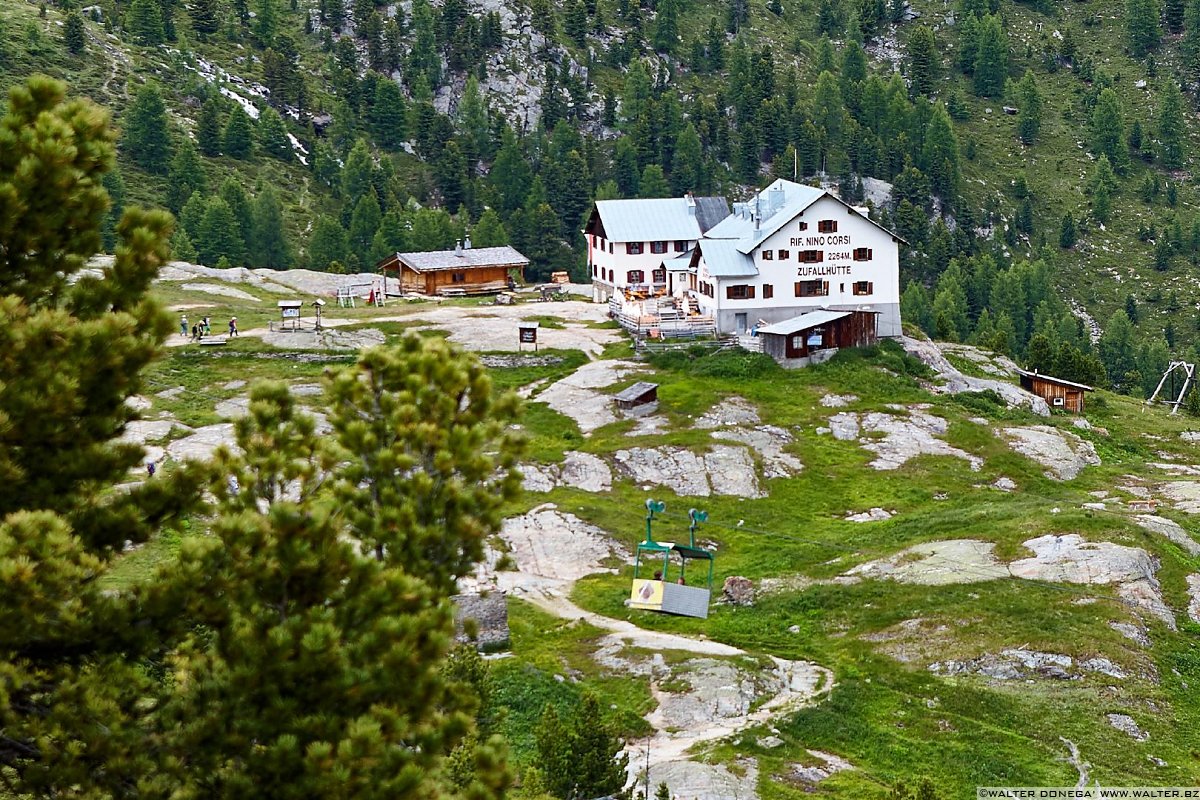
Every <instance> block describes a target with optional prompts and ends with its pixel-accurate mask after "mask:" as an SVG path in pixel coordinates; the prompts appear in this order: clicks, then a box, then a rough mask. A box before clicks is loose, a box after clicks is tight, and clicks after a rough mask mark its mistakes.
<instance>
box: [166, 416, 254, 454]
mask: <svg viewBox="0 0 1200 800" xmlns="http://www.w3.org/2000/svg"><path fill="white" fill-rule="evenodd" d="M221 445H227V446H228V447H229V448H230V449H231V450H234V451H236V450H237V444H236V442H235V441H234V430H233V423H231V422H222V423H220V424H217V425H206V426H204V427H203V428H197V429H196V430H195V431H193V432H192V434H191V435H190V436H187V437H185V438H183V439H176V440H175V441H173V442H171V443H170V444H169V445H167V454H168V455H170V456H171V458H174V459H176V460H178V461H207V460H209V459H210V458H212V456H213V453H215V452H216V451H217V448H218V447H220V446H221Z"/></svg>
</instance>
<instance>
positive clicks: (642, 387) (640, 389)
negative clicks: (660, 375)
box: [614, 381, 658, 403]
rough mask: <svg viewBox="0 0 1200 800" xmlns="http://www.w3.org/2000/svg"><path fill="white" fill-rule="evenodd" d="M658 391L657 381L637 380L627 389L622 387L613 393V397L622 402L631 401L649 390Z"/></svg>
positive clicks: (639, 397)
mask: <svg viewBox="0 0 1200 800" xmlns="http://www.w3.org/2000/svg"><path fill="white" fill-rule="evenodd" d="M656 391H658V384H657V383H647V382H646V381H638V382H637V383H635V384H634V385H633V386H630V387H629V388H627V389H622V390H621V391H619V392H617V394H616V395H614V399H616V400H618V401H620V402H622V403H632V402H633V401H635V400H640V399H641V398H642V396H643V395H646V394H649V393H650V392H656Z"/></svg>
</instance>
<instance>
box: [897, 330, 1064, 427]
mask: <svg viewBox="0 0 1200 800" xmlns="http://www.w3.org/2000/svg"><path fill="white" fill-rule="evenodd" d="M900 343H901V345H903V347H904V350H905V352H907V353H908V354H909V355H911V356H914V357H915V358H917V359H920V360H921V361H922V362H923V363H924V364H925V365H926V366H928V367H929V368H930V369H932V370H933V371H934V372H935V373H937V377H938V378H939V379H940V380H941V381H942V384H941V385H940V386H934V387H931V388H932V390H933V391H934V392H936V393H939V394H961V393H963V392H986V391H992V392H995V393H996V394H998V395H1000V397H1001V399H1003V400H1004V402H1005V404H1006V405H1008V406H1009V407H1010V408H1018V407H1025V408H1028V409H1029V410H1030V411H1032V412H1033V413H1035V414H1037V415H1038V416H1042V417H1048V416H1050V406H1048V405H1046V401H1045V400H1043V399H1042V398H1040V397H1038V396H1037V395H1035V394H1031V393H1030V392H1027V391H1025V390H1024V389H1022V388H1021V387H1019V386H1016V385H1015V384H1011V383H1008V382H1006V381H1000V380H993V379H991V378H975V377H972V376H970V375H964V374H963V373H962V371H961V370H959V369H958V368H957V367H955V366H954V365H953V364H951V363H950V361H949V360H948V359H947V358H946V356H945V354H943V353H942V351H941V348H940V347H939V346H938V345H937V344H935V343H934V342H931V341H928V340H925V339H912V338H910V337H908V336H901V337H900Z"/></svg>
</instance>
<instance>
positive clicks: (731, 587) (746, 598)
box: [721, 575, 754, 606]
mask: <svg viewBox="0 0 1200 800" xmlns="http://www.w3.org/2000/svg"><path fill="white" fill-rule="evenodd" d="M721 597H722V599H723V600H724V601H725V602H726V603H728V604H730V605H733V606H752V605H754V583H753V582H752V581H751V580H750V579H749V578H743V577H742V576H741V575H730V576H729V577H727V578H726V579H725V584H724V585H723V586H722V587H721Z"/></svg>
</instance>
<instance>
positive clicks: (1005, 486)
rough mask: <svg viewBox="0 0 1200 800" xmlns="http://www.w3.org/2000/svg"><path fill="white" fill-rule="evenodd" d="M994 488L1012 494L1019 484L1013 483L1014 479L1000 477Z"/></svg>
mask: <svg viewBox="0 0 1200 800" xmlns="http://www.w3.org/2000/svg"><path fill="white" fill-rule="evenodd" d="M992 488H994V489H999V490H1000V491H1002V492H1011V491H1013V490H1014V489H1016V488H1017V484H1016V483H1014V482H1013V479H1012V478H1006V477H1004V476H1000V477H999V478H996V480H995V481H993V482H992Z"/></svg>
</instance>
